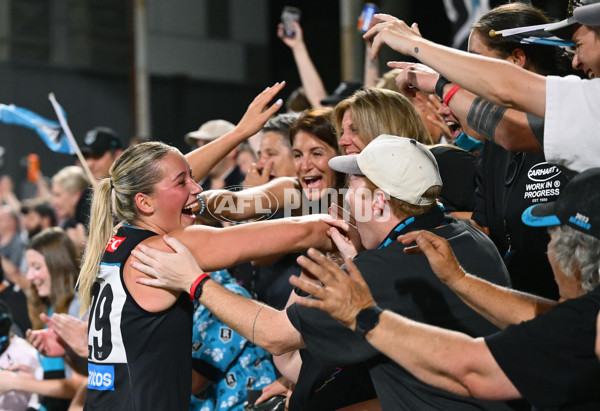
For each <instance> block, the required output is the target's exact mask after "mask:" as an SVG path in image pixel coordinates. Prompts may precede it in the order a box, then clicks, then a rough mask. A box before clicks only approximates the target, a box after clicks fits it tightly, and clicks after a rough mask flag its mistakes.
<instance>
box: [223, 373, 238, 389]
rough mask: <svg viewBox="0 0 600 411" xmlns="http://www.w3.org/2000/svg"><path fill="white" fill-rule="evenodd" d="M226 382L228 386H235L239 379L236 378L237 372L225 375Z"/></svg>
mask: <svg viewBox="0 0 600 411" xmlns="http://www.w3.org/2000/svg"><path fill="white" fill-rule="evenodd" d="M225 384H227V386H228V387H229V388H234V387H235V386H236V384H237V379H236V378H235V374H233V373H229V374H227V375H226V376H225Z"/></svg>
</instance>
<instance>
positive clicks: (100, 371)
mask: <svg viewBox="0 0 600 411" xmlns="http://www.w3.org/2000/svg"><path fill="white" fill-rule="evenodd" d="M87 387H88V390H98V391H114V390H115V367H114V366H112V365H97V364H91V363H88V386H87Z"/></svg>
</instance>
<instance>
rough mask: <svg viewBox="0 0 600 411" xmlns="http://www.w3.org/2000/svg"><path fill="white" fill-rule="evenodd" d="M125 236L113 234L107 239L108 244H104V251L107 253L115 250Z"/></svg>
mask: <svg viewBox="0 0 600 411" xmlns="http://www.w3.org/2000/svg"><path fill="white" fill-rule="evenodd" d="M125 238H126V237H117V236H114V237H113V238H111V239H110V240H108V245H107V246H106V251H108V252H109V253H114V252H115V251H117V248H119V246H120V245H121V244H122V243H123V241H125Z"/></svg>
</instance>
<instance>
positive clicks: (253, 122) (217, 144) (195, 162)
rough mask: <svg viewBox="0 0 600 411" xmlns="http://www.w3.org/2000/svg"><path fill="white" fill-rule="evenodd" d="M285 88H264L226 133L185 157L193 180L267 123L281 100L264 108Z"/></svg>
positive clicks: (199, 177)
mask: <svg viewBox="0 0 600 411" xmlns="http://www.w3.org/2000/svg"><path fill="white" fill-rule="evenodd" d="M284 86H285V81H283V82H281V83H275V84H274V85H273V86H272V87H267V88H266V89H265V90H264V91H263V92H262V93H260V94H259V95H258V96H256V98H255V99H254V100H253V101H252V103H250V105H249V106H248V109H247V110H246V113H245V114H244V116H243V117H242V119H241V120H240V122H239V123H238V124H237V126H235V128H234V129H233V130H232V131H230V132H229V133H227V134H225V135H224V136H222V137H221V138H218V139H216V140H214V141H212V142H210V143H208V144H206V145H204V146H202V147H200V148H197V149H196V150H194V151H192V152H190V153H188V154H186V155H185V158H186V159H187V161H188V163H189V164H190V167H191V168H192V174H193V176H194V179H195V180H196V181H200V180H202V179H203V178H204V177H206V176H207V175H208V173H209V172H210V170H212V168H213V167H214V166H215V165H216V164H217V163H218V162H219V161H221V160H222V159H223V158H225V156H226V155H227V154H228V153H229V152H231V150H233V149H234V148H236V147H237V146H238V144H240V143H241V142H243V141H244V140H246V139H248V138H250V137H252V136H253V135H254V134H256V133H258V132H259V131H260V129H261V128H262V127H263V125H264V124H265V123H266V122H267V120H268V119H269V118H270V117H271V116H272V115H273V114H275V113H276V112H277V111H278V110H279V109H280V108H281V105H282V104H283V101H282V100H281V99H279V100H277V101H276V102H275V104H273V105H271V106H270V107H269V106H268V104H269V102H270V101H271V100H272V99H273V98H274V97H275V96H276V95H277V93H279V92H280V91H281V89H282V88H283V87H284Z"/></svg>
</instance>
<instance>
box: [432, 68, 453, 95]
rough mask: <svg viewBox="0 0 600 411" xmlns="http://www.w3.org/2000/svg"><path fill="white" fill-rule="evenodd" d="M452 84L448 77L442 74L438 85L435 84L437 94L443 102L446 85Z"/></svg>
mask: <svg viewBox="0 0 600 411" xmlns="http://www.w3.org/2000/svg"><path fill="white" fill-rule="evenodd" d="M450 83H452V82H451V81H450V80H448V79H447V78H446V77H444V76H442V75H441V74H440V77H439V78H438V81H437V83H435V94H437V95H438V97H439V98H441V99H442V100H443V99H444V86H445V85H446V84H450Z"/></svg>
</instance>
